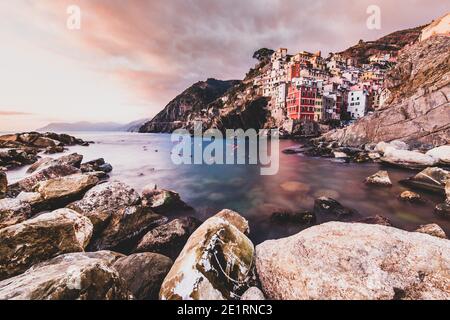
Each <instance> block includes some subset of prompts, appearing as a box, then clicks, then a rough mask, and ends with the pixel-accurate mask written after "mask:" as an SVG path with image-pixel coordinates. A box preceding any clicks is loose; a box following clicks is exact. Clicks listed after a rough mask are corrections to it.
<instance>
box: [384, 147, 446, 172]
mask: <svg viewBox="0 0 450 320" xmlns="http://www.w3.org/2000/svg"><path fill="white" fill-rule="evenodd" d="M381 162H382V163H384V164H388V165H393V166H396V167H400V168H406V169H411V170H421V169H425V168H427V167H432V166H434V165H436V164H437V163H438V160H436V159H435V158H433V157H431V156H429V155H426V154H423V153H420V152H415V151H408V150H397V149H393V148H388V149H387V151H386V152H385V154H384V157H383V158H381Z"/></svg>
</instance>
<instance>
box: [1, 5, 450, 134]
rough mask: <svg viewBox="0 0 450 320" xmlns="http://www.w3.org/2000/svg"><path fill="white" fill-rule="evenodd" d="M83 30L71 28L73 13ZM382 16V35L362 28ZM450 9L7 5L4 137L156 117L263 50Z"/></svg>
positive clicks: (323, 42) (352, 37)
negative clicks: (377, 13) (48, 127)
mask: <svg viewBox="0 0 450 320" xmlns="http://www.w3.org/2000/svg"><path fill="white" fill-rule="evenodd" d="M71 4H75V5H78V6H79V7H80V8H81V12H82V16H81V30H69V29H68V28H67V27H66V21H67V18H68V14H67V12H66V10H67V7H68V5H71ZM371 4H376V5H379V6H380V7H381V10H382V11H381V13H382V25H381V26H382V28H381V30H369V29H368V28H367V27H366V20H367V17H368V15H367V13H366V9H367V7H368V6H369V5H371ZM449 9H450V5H449V2H448V1H446V0H396V1H392V0H378V1H377V0H369V1H365V0H337V1H336V0H333V1H331V0H329V1H325V0H323V1H320V0H311V1H309V0H245V1H242V0H165V1H159V0H147V1H146V0H130V1H123V0H67V1H66V0H13V1H9V0H8V1H6V0H3V1H1V3H0V40H1V42H0V66H1V70H0V131H13V130H32V129H36V128H38V127H41V126H43V125H45V124H47V123H49V122H61V121H64V122H75V121H81V120H87V121H93V122H99V121H102V122H104V121H115V122H122V123H125V122H128V121H133V120H136V119H140V118H147V117H151V116H153V115H155V114H156V113H157V112H158V111H159V110H161V109H162V108H163V107H164V106H165V105H166V104H167V103H168V102H169V101H170V100H171V99H172V98H174V97H175V96H176V95H177V94H178V93H180V92H181V91H182V90H184V89H185V88H186V87H188V86H190V85H191V84H192V83H194V82H196V81H199V80H205V79H206V78H209V77H214V78H219V79H242V78H243V76H244V75H245V73H246V72H247V71H248V69H249V68H250V67H251V66H253V64H254V61H253V60H252V54H253V52H254V51H255V50H257V49H259V48H261V47H269V48H278V47H281V46H282V47H286V48H289V51H290V52H291V53H294V52H295V51H300V50H309V51H317V50H322V52H323V53H324V55H326V54H327V53H328V52H330V51H340V50H343V49H346V48H347V47H349V46H351V45H354V44H355V43H357V41H358V40H359V39H364V40H373V39H376V38H379V37H381V36H383V35H386V34H388V33H390V32H392V31H396V30H400V29H404V28H409V27H415V26H418V25H422V24H426V23H429V22H431V20H433V19H435V18H438V17H439V16H442V15H443V14H445V13H446V12H448V11H450V10H449Z"/></svg>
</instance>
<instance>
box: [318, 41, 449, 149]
mask: <svg viewBox="0 0 450 320" xmlns="http://www.w3.org/2000/svg"><path fill="white" fill-rule="evenodd" d="M449 52H450V37H447V36H433V37H431V38H429V39H427V40H426V41H422V42H417V43H416V44H414V45H413V46H410V47H407V48H405V49H404V50H402V51H401V52H400V55H399V57H398V64H397V65H396V67H395V68H393V69H392V70H391V71H390V72H389V73H388V75H387V79H386V86H387V89H388V90H389V91H390V98H389V100H388V101H387V104H386V106H385V107H384V108H383V109H382V110H379V111H376V112H375V113H374V114H372V115H369V116H366V117H364V118H362V119H361V120H359V121H358V122H357V123H355V124H353V125H351V126H349V127H347V128H344V129H340V130H337V131H333V132H330V133H328V134H326V135H325V136H324V138H325V140H330V141H331V140H332V141H337V142H339V143H340V144H341V145H345V146H360V145H363V144H366V143H373V142H380V141H392V140H402V141H405V142H408V143H410V144H422V143H425V144H431V145H433V146H439V145H444V144H448V143H450V102H449V101H450V54H449Z"/></svg>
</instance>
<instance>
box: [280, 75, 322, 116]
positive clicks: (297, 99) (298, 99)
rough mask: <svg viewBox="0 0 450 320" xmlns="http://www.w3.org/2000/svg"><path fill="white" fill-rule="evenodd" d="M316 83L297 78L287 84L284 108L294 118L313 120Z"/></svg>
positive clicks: (316, 90) (316, 92) (316, 91)
mask: <svg viewBox="0 0 450 320" xmlns="http://www.w3.org/2000/svg"><path fill="white" fill-rule="evenodd" d="M317 94H318V89H317V84H316V83H315V82H313V81H311V80H306V79H299V80H298V81H293V82H292V83H290V84H289V87H288V95H287V99H286V109H287V114H288V116H289V118H291V119H294V120H303V119H304V120H315V116H314V115H315V112H316V99H317Z"/></svg>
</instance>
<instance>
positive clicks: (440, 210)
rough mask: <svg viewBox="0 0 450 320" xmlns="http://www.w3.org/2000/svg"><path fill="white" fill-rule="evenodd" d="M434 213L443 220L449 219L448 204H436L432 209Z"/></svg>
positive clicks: (449, 207) (449, 208)
mask: <svg viewBox="0 0 450 320" xmlns="http://www.w3.org/2000/svg"><path fill="white" fill-rule="evenodd" d="M434 212H435V213H436V214H437V215H438V216H440V217H442V218H444V219H450V203H449V202H444V203H441V204H438V205H437V206H436V208H435V209H434Z"/></svg>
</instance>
